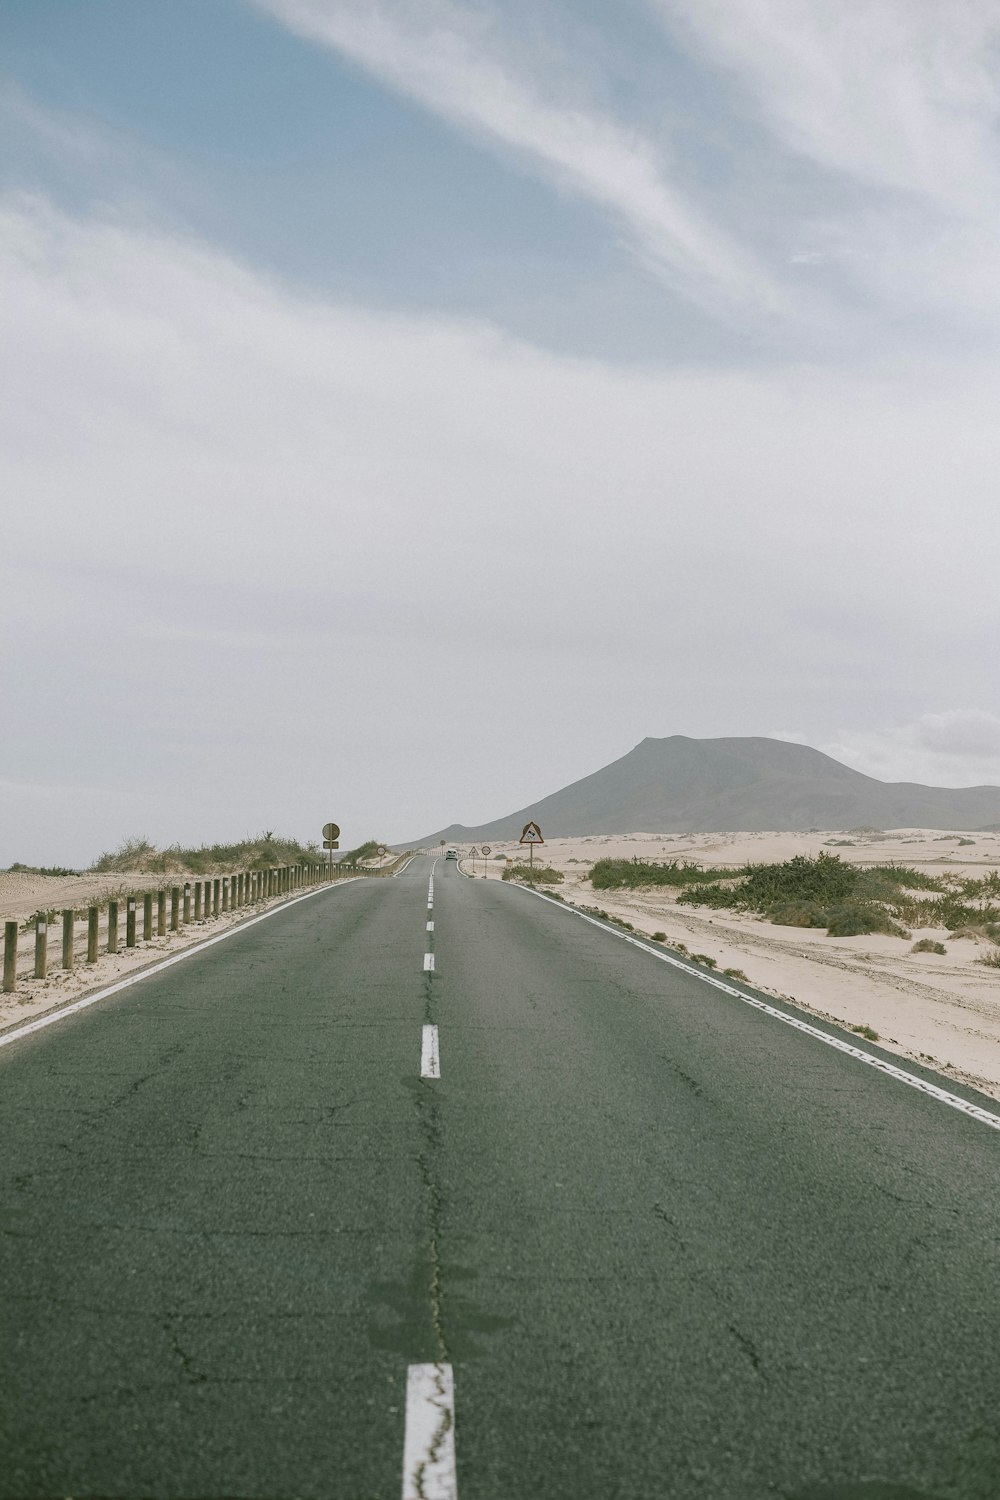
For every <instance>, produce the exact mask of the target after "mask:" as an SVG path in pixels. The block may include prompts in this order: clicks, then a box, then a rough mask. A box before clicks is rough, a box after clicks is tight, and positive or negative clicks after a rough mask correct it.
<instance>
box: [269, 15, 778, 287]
mask: <svg viewBox="0 0 1000 1500" xmlns="http://www.w3.org/2000/svg"><path fill="white" fill-rule="evenodd" d="M255 3H257V4H258V6H259V7H260V8H262V9H263V10H265V11H267V12H268V13H269V14H271V15H272V16H273V17H275V18H276V19H278V20H279V21H281V22H283V23H284V24H285V25H287V26H289V27H290V28H292V29H293V30H295V31H297V32H298V33H299V34H301V35H302V36H305V37H308V38H311V39H313V40H315V41H317V42H320V43H322V44H323V45H325V46H327V47H330V48H332V49H334V50H336V51H337V52H339V53H341V54H343V55H344V56H346V57H348V58H350V59H351V60H352V61H354V62H355V63H357V64H358V65H360V66H361V67H363V68H365V69H367V70H368V71H370V72H371V73H373V74H374V75H375V76H377V77H378V78H379V79H380V80H382V81H383V82H384V83H385V84H386V85H388V86H389V87H391V88H392V89H394V90H397V91H399V92H401V93H403V94H406V95H408V96H409V97H410V98H412V99H415V100H416V101H418V102H419V103H420V104H421V105H423V106H425V107H426V108H427V109H429V110H432V111H434V112H435V113H436V114H438V115H440V116H441V117H443V118H445V119H447V120H449V121H450V122H452V123H453V124H455V125H456V126H458V127H459V128H461V129H463V130H465V131H468V132H471V133H473V134H475V135H476V136H477V137H479V138H480V139H482V140H483V141H485V142H487V143H489V144H492V145H493V146H495V147H499V148H501V149H503V150H505V151H508V152H513V153H515V154H516V155H517V157H518V158H519V160H520V161H521V162H522V163H526V164H528V165H530V166H531V167H533V168H534V169H535V170H536V171H538V172H540V173H542V174H544V175H545V176H546V177H548V178H549V179H550V180H552V181H554V182H555V183H556V184H557V186H558V187H560V188H561V189H563V190H565V191H568V192H571V193H574V194H576V195H578V196H580V197H582V198H585V199H587V200H589V201H590V202H592V203H594V204H596V205H598V206H599V207H600V208H601V209H603V210H604V211H606V212H607V213H609V214H610V215H611V216H612V217H613V219H614V220H615V221H616V222H617V223H618V225H619V226H620V227H621V229H622V230H623V231H624V232H625V234H626V236H627V238H628V241H629V242H630V244H631V246H632V248H633V249H634V251H636V252H637V253H638V254H639V255H640V256H641V258H642V259H643V261H644V262H645V263H646V264H647V265H648V266H649V267H651V268H652V269H654V270H655V271H656V272H657V273H658V274H659V275H660V276H662V277H663V278H664V279H665V280H666V281H668V282H669V283H670V284H671V286H672V287H674V288H675V289H676V290H678V291H680V292H682V293H684V294H685V295H687V296H688V297H692V298H694V299H695V300H697V301H699V302H701V303H710V304H713V305H716V306H717V305H718V304H719V303H720V301H721V302H723V303H726V304H728V305H730V306H732V305H734V304H742V305H743V306H744V309H745V311H750V310H753V311H754V312H755V313H760V312H764V311H768V310H771V311H773V310H775V309H776V308H777V307H779V306H780V305H782V304H783V298H782V296H781V294H780V292H779V290H778V288H777V286H776V284H775V283H774V282H773V281H772V280H771V278H770V277H769V276H768V274H767V273H766V271H765V270H764V269H763V268H762V267H761V266H760V265H758V264H756V263H755V260H754V258H753V256H752V255H751V254H750V253H749V252H748V251H747V249H745V248H744V247H741V246H740V245H739V244H738V243H737V242H736V241H735V240H733V239H732V238H731V237H730V236H729V235H728V234H727V233H726V232H725V230H723V229H722V228H721V227H720V226H719V225H718V224H716V223H714V222H713V220H712V217H711V215H707V214H705V213H704V212H702V210H701V209H700V207H699V206H698V205H697V204H696V203H695V202H694V201H693V200H692V198H691V196H690V194H689V193H688V192H686V191H685V190H684V189H683V188H682V186H681V185H680V182H679V180H678V177H677V174H675V173H672V171H671V164H670V161H669V159H668V153H667V148H666V145H665V143H664V142H663V141H653V140H651V139H649V138H648V137H646V136H644V135H643V134H642V133H641V132H640V131H639V130H637V129H635V128H632V127H630V126H628V125H627V124H625V123H623V122H621V121H619V120H617V119H615V118H614V117H613V116H612V115H610V114H609V113H608V112H607V111H606V110H602V109H600V108H598V107H597V106H595V105H594V104H593V103H592V102H591V101H590V100H588V99H587V98H585V97H581V89H582V85H581V83H580V82H579V79H577V81H576V83H575V84H571V83H570V81H569V80H570V79H571V77H572V71H573V70H572V69H571V68H568V67H567V68H564V69H561V70H560V69H558V68H550V70H549V72H548V73H546V71H545V70H544V68H540V67H539V64H538V61H537V58H532V57H531V56H530V55H529V54H528V52H527V50H525V51H523V52H521V53H520V54H518V53H517V52H516V49H514V48H512V42H511V37H510V36H509V35H505V34H504V31H503V27H502V25H501V21H500V19H499V18H500V15H501V14H502V13H501V12H491V11H488V10H483V9H476V10H473V9H472V8H471V7H470V6H467V5H460V4H456V3H453V0H427V3H421V4H414V3H412V0H410V3H407V0H255ZM546 61H547V62H551V57H550V56H549V55H548V54H547V56H546Z"/></svg>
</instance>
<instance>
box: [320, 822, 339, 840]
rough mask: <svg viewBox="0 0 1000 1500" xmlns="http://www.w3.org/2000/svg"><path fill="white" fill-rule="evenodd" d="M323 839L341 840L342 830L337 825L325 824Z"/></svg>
mask: <svg viewBox="0 0 1000 1500" xmlns="http://www.w3.org/2000/svg"><path fill="white" fill-rule="evenodd" d="M323 837H324V838H325V839H339V838H340V829H339V828H338V827H337V825H336V823H324V824H323Z"/></svg>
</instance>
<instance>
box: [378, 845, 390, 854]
mask: <svg viewBox="0 0 1000 1500" xmlns="http://www.w3.org/2000/svg"><path fill="white" fill-rule="evenodd" d="M378 852H379V854H388V853H389V851H388V849H387V848H386V846H385V844H379V846H378Z"/></svg>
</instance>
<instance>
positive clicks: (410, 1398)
mask: <svg viewBox="0 0 1000 1500" xmlns="http://www.w3.org/2000/svg"><path fill="white" fill-rule="evenodd" d="M457 1497H458V1485H457V1481H456V1478H455V1378H454V1375H453V1374H452V1368H451V1365H411V1366H410V1368H409V1369H408V1370H407V1372H406V1436H405V1438H404V1440H403V1500H457Z"/></svg>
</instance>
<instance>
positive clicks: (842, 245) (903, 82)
mask: <svg viewBox="0 0 1000 1500" xmlns="http://www.w3.org/2000/svg"><path fill="white" fill-rule="evenodd" d="M648 4H649V6H650V7H651V8H652V9H653V10H654V11H655V12H656V13H657V14H658V15H659V16H660V17H661V18H662V19H663V20H664V21H665V22H666V24H667V26H668V28H669V29H670V32H671V34H672V35H673V36H675V37H676V36H678V35H681V36H684V37H686V38H687V39H688V40H689V41H693V43H694V45H695V48H696V50H698V51H699V52H700V53H701V54H702V56H703V57H705V58H707V59H709V60H710V61H711V62H712V63H714V64H715V65H717V66H721V67H722V69H723V70H724V71H726V72H728V73H729V74H730V75H731V76H732V75H734V76H735V78H736V79H737V81H738V83H739V85H740V88H741V90H742V94H743V101H744V107H745V108H746V109H747V110H748V111H749V112H750V113H752V114H753V115H754V117H755V118H756V119H759V120H762V121H765V122H766V123H767V125H768V126H769V128H770V129H771V130H772V131H773V133H774V135H775V136H776V138H777V139H778V140H780V141H781V143H782V144H783V146H784V147H785V149H787V150H788V151H790V152H792V153H794V154H795V155H797V156H798V157H799V158H800V159H803V160H804V161H807V162H809V163H811V164H813V165H814V166H816V167H817V168H819V169H821V170H822V171H824V172H826V173H829V174H833V177H834V179H840V183H841V188H842V189H843V190H847V189H850V188H853V189H855V190H856V196H855V198H854V200H853V202H852V203H851V204H850V206H849V207H848V208H846V209H844V210H842V211H841V212H839V213H838V212H837V211H836V210H835V209H834V208H833V202H835V200H836V196H837V194H836V188H835V186H834V184H833V183H832V184H831V192H830V198H831V206H830V210H829V212H823V211H821V212H819V213H816V214H815V220H814V222H813V224H812V226H811V233H808V238H809V239H810V240H811V241H813V243H811V244H809V245H807V246H805V247H803V248H801V249H800V252H799V254H798V255H796V256H795V257H793V258H794V259H796V260H797V261H798V263H800V264H804V263H807V260H808V259H810V258H814V257H817V256H819V257H821V258H822V259H828V258H830V259H834V260H836V261H839V262H841V263H842V264H845V265H848V266H849V267H850V269H851V270H852V272H853V273H854V274H856V275H857V276H858V277H859V279H861V280H864V281H867V282H868V283H870V284H872V285H873V286H874V288H875V289H876V290H877V291H878V292H879V294H880V295H881V296H882V297H884V298H886V299H887V300H899V299H903V300H907V299H908V300H911V301H914V302H918V301H923V302H926V303H928V304H937V305H938V306H941V307H946V306H948V305H949V304H950V305H951V306H952V307H954V306H955V305H956V304H957V306H958V307H961V306H962V305H963V304H965V305H969V304H973V305H979V306H986V305H987V304H989V305H990V306H991V307H992V306H995V301H996V273H995V260H996V251H995V244H996V233H997V229H998V227H1000V150H998V146H1000V142H998V135H997V124H998V120H1000V73H998V70H997V66H996V63H997V56H998V49H1000V11H998V10H997V7H996V6H995V5H993V4H990V3H984V0H948V3H947V4H941V3H938V0H879V3H878V4H870V3H866V0H841V3H837V4H831V3H829V0H648ZM814 213H815V209H814ZM807 232H808V231H807ZM817 242H818V243H817ZM942 277H943V278H944V280H943V281H942Z"/></svg>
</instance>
